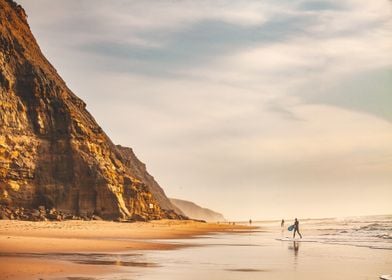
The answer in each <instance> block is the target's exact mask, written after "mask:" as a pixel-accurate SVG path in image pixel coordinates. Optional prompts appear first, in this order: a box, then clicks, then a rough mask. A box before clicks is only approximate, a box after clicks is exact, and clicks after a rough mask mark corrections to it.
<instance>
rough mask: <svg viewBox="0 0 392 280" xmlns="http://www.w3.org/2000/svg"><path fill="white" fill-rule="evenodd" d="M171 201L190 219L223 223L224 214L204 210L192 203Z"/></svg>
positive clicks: (172, 199) (179, 200)
mask: <svg viewBox="0 0 392 280" xmlns="http://www.w3.org/2000/svg"><path fill="white" fill-rule="evenodd" d="M170 201H171V202H172V203H173V204H174V205H175V206H177V207H178V208H180V209H181V211H182V212H183V213H184V214H185V215H186V216H188V217H189V218H192V219H196V220H204V221H207V222H222V221H225V217H223V215H222V214H220V213H217V212H215V211H212V210H210V209H208V208H203V207H201V206H199V205H197V204H195V203H193V202H191V201H186V200H182V199H175V198H170Z"/></svg>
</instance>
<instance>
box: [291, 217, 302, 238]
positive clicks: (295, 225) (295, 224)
mask: <svg viewBox="0 0 392 280" xmlns="http://www.w3.org/2000/svg"><path fill="white" fill-rule="evenodd" d="M296 232H298V234H299V237H300V238H302V235H301V233H300V232H299V222H298V220H297V219H295V222H294V233H293V238H295V233H296Z"/></svg>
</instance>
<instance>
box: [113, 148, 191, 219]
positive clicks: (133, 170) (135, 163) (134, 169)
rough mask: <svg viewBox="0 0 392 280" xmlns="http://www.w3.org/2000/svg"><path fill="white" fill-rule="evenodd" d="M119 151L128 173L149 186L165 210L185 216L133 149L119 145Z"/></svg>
mask: <svg viewBox="0 0 392 280" xmlns="http://www.w3.org/2000/svg"><path fill="white" fill-rule="evenodd" d="M117 149H118V150H119V151H120V152H121V154H122V156H123V162H124V164H125V166H126V168H127V171H128V173H129V174H131V175H132V176H133V177H135V178H137V179H138V180H140V181H141V182H143V183H144V184H146V186H148V189H149V191H150V192H151V193H152V194H153V195H154V197H155V198H156V200H157V201H158V203H159V205H160V206H161V207H162V208H163V209H166V210H174V211H175V212H176V213H178V214H182V215H184V213H183V212H182V211H181V210H180V209H179V208H178V207H177V206H175V205H174V204H173V203H172V202H171V200H170V199H169V198H168V197H167V196H166V194H165V192H164V190H163V189H162V188H161V186H159V184H158V183H157V181H155V179H154V177H153V176H151V175H150V174H149V173H148V171H147V168H146V165H145V164H144V163H143V162H141V161H140V160H139V159H138V158H137V157H136V155H135V153H134V152H133V150H132V148H128V147H123V146H121V145H117Z"/></svg>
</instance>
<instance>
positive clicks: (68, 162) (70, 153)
mask: <svg viewBox="0 0 392 280" xmlns="http://www.w3.org/2000/svg"><path fill="white" fill-rule="evenodd" d="M131 170H132V166H131V165H130V164H129V163H127V162H126V160H125V158H124V156H123V155H122V153H121V151H120V150H119V149H118V148H117V147H116V146H115V145H114V144H113V143H112V142H111V140H110V139H109V138H108V136H107V135H106V134H105V133H104V132H103V131H102V129H101V128H100V127H99V125H98V124H97V123H96V122H95V120H94V118H93V117H92V116H91V115H90V114H89V112H88V111H87V110H86V105H85V103H84V102H83V101H82V100H81V99H79V98H78V97H77V96H75V95H74V94H73V93H72V92H71V91H70V90H69V89H68V88H67V86H66V84H65V82H64V81H63V80H62V79H61V77H60V76H59V75H58V74H57V72H56V70H55V69H54V67H53V66H52V65H51V64H50V63H49V62H48V61H47V60H46V58H45V57H44V56H43V54H42V53H41V51H40V49H39V47H38V44H37V43H36V41H35V39H34V37H33V35H32V34H31V31H30V28H29V26H28V24H27V20H26V15H25V13H24V10H23V9H22V8H21V7H20V6H18V5H16V4H15V3H14V2H13V1H10V0H0V204H8V205H13V206H22V207H27V208H31V207H38V206H39V205H44V206H45V207H47V208H51V207H56V208H57V209H60V210H62V211H64V212H71V213H75V214H77V215H81V214H88V213H93V212H94V213H95V214H97V215H100V216H101V217H104V218H108V219H112V218H124V219H127V218H131V217H132V216H134V215H138V216H143V217H146V218H149V219H158V218H166V217H171V218H176V217H178V216H177V215H176V214H174V213H172V212H170V211H167V210H165V209H163V208H162V207H161V205H160V203H159V202H158V200H157V199H156V198H155V197H154V195H153V193H151V191H150V190H149V186H148V185H146V182H142V181H141V180H140V179H138V178H137V177H138V176H135V175H134V174H132V172H131ZM135 174H136V173H135ZM139 177H140V176H139ZM165 208H166V209H170V206H169V207H168V206H167V205H165Z"/></svg>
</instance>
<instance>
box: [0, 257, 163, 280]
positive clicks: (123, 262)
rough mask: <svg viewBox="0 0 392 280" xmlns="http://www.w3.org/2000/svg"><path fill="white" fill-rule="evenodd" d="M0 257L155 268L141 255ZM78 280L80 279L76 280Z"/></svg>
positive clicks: (154, 265) (153, 264) (155, 265)
mask: <svg viewBox="0 0 392 280" xmlns="http://www.w3.org/2000/svg"><path fill="white" fill-rule="evenodd" d="M0 256H1V257H26V258H46V259H58V260H66V261H71V262H73V263H77V264H91V265H116V266H132V267H157V266H158V264H156V263H153V262H143V261H141V260H140V259H141V257H142V254H83V253H48V254H43V253H1V254H0ZM78 279H80V278H78Z"/></svg>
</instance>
